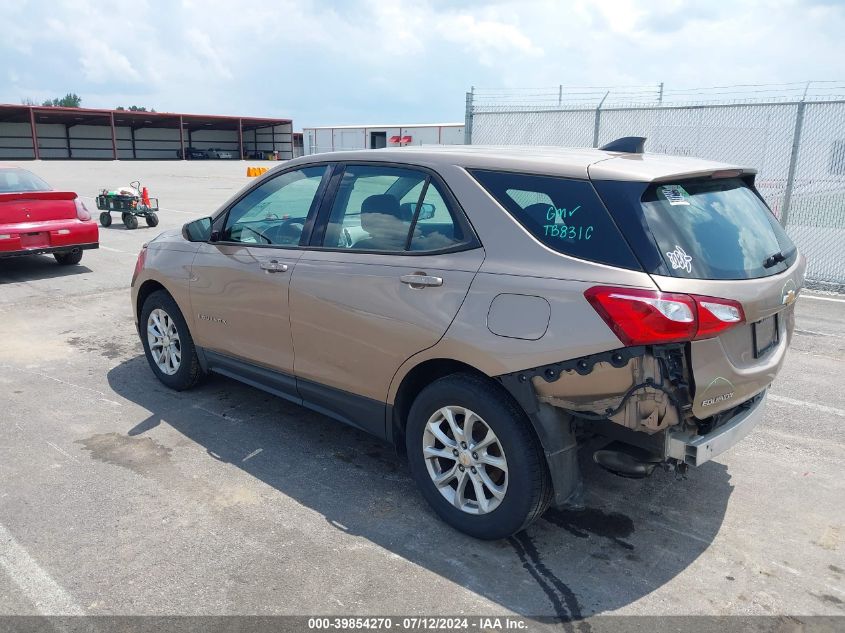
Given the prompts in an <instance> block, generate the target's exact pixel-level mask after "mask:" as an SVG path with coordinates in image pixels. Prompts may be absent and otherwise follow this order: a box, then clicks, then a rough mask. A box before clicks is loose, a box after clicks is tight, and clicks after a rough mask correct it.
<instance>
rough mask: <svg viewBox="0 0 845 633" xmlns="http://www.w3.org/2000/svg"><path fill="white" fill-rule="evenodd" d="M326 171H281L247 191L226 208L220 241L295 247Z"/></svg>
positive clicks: (319, 169)
mask: <svg viewBox="0 0 845 633" xmlns="http://www.w3.org/2000/svg"><path fill="white" fill-rule="evenodd" d="M327 169H328V167H327V166H325V165H319V166H315V167H305V168H303V169H298V170H296V171H289V172H285V173H283V174H280V175H278V176H276V177H275V178H272V179H270V180H267V181H266V182H264V183H262V184H261V185H260V186H259V187H256V188H255V189H253V190H252V191H250V192H249V193H248V194H247V195H246V196H244V197H243V198H241V199H240V200H239V201H238V202H237V203H236V204H235V205H234V206H233V207H232V208H231V209H229V213H228V215H227V217H226V223H225V225H224V227H223V232H222V234H221V237H220V241H223V242H240V243H242V244H252V245H265V246H297V245H298V244H299V241H300V239H301V238H302V231H303V228H304V227H305V221H306V219H307V218H308V214H309V212H310V211H311V207H312V206H313V205H314V202H315V198H316V196H317V191H318V190H319V188H320V183H321V182H322V179H323V176H324V175H325V173H326V170H327Z"/></svg>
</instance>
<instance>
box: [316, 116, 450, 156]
mask: <svg viewBox="0 0 845 633" xmlns="http://www.w3.org/2000/svg"><path fill="white" fill-rule="evenodd" d="M302 138H303V145H304V151H305V154H320V153H322V152H337V151H341V150H351V149H380V148H382V147H406V146H408V145H463V143H464V124H463V123H422V124H409V125H336V126H326V127H306V128H303V129H302Z"/></svg>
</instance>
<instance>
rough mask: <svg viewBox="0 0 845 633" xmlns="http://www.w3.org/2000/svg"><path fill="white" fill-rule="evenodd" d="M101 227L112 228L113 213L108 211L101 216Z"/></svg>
mask: <svg viewBox="0 0 845 633" xmlns="http://www.w3.org/2000/svg"><path fill="white" fill-rule="evenodd" d="M100 226H102V227H104V228H105V227H109V226H111V213H109V212H108V211H103V212H102V213H101V214H100Z"/></svg>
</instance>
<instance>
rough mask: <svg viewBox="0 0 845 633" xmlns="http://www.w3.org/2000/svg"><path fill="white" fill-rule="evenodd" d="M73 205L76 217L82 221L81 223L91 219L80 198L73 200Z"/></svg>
mask: <svg viewBox="0 0 845 633" xmlns="http://www.w3.org/2000/svg"><path fill="white" fill-rule="evenodd" d="M73 203H74V204H75V205H76V217H77V218H79V219H80V220H82V221H83V222H87V221H88V220H90V219H91V214H90V213H89V212H88V209H87V208H86V207H85V203H84V202H82V198H74V199H73Z"/></svg>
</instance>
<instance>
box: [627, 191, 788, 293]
mask: <svg viewBox="0 0 845 633" xmlns="http://www.w3.org/2000/svg"><path fill="white" fill-rule="evenodd" d="M642 207H643V211H644V213H645V218H646V221H647V222H648V225H649V228H650V229H651V232H652V234H653V235H654V238H655V239H656V240H657V245H658V247H659V248H660V252H661V256H662V257H663V258H664V260H665V262H666V266H667V267H668V268H669V270H670V271H671V273H672V275H674V276H676V277H687V278H695V279H751V278H755V277H767V276H769V275H774V274H777V273H780V272H783V271H784V270H785V269H786V268H788V267H789V266H791V265H792V263H793V262H794V261H795V257H796V250H795V245H794V244H793V243H792V241H791V240H790V239H789V237H787V235H786V233H785V232H784V231H783V229H782V228H781V226H780V224H778V221H777V219H776V218H775V217H774V216H773V215H772V213H771V212H770V211H769V209H768V208H767V207H766V205H765V204H764V203H763V201H762V200H761V199H760V197H759V196H758V195H757V194H756V193H755V192H754V190H753V189H752V188H751V187H749V186H748V185H747V184H746V183H745V181H743V180H741V179H740V178H724V179H718V180H713V179H709V178H708V179H696V180H684V181H678V182H670V183H655V184H653V185H651V186H649V188H648V189H646V191H645V193H644V194H643V198H642Z"/></svg>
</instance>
